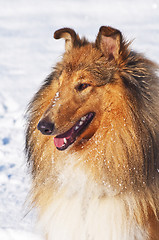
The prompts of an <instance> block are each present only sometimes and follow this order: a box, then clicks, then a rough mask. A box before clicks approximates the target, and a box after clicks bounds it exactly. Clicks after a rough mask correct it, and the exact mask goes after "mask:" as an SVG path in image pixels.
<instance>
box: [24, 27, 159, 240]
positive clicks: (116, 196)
mask: <svg viewBox="0 0 159 240" xmlns="http://www.w3.org/2000/svg"><path fill="white" fill-rule="evenodd" d="M54 38H55V39H60V38H64V39H65V53H64V55H63V57H62V59H61V61H60V62H58V63H57V64H56V66H55V68H54V69H53V71H52V73H51V74H50V75H49V76H48V78H47V79H46V80H45V82H44V83H43V85H42V87H41V88H40V89H39V91H38V92H37V93H36V94H35V96H34V98H33V99H32V101H31V103H30V105H29V107H28V118H27V119H28V121H27V130H26V154H27V158H28V163H29V165H30V167H31V173H32V190H31V199H32V205H33V206H34V207H36V208H37V209H39V217H38V226H39V227H40V228H41V229H43V233H44V235H45V239H47V240H158V239H159V112H158V106H159V91H158V89H159V88H158V83H159V82H158V81H159V78H158V77H157V74H156V70H157V65H156V64H155V63H153V62H152V61H150V60H148V59H146V58H145V57H144V56H143V55H141V54H138V53H136V52H135V51H132V50H131V49H130V42H127V41H126V40H124V38H123V35H122V33H121V32H120V31H119V30H116V29H113V28H111V27H106V26H102V27H101V28H100V30H99V33H98V35H97V38H96V41H95V42H93V43H92V42H89V41H87V40H86V39H85V38H80V37H79V35H78V34H76V32H75V31H74V30H73V29H70V28H62V29H60V30H57V31H56V32H55V33H54Z"/></svg>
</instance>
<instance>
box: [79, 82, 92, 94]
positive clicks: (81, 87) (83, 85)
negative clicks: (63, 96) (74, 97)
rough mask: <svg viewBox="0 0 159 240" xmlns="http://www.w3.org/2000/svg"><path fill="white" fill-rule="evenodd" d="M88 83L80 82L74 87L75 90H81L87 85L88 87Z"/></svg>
mask: <svg viewBox="0 0 159 240" xmlns="http://www.w3.org/2000/svg"><path fill="white" fill-rule="evenodd" d="M89 86H90V84H88V83H80V84H79V85H78V86H77V87H76V90H77V91H79V92H80V91H83V90H84V89H86V88H87V87H89Z"/></svg>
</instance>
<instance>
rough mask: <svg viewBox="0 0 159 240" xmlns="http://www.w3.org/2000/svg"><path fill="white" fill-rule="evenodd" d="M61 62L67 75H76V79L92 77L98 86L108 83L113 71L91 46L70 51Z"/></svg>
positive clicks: (99, 53) (108, 63)
mask: <svg viewBox="0 0 159 240" xmlns="http://www.w3.org/2000/svg"><path fill="white" fill-rule="evenodd" d="M63 60H64V61H63V70H64V72H65V73H67V75H72V74H73V75H76V76H78V79H80V78H81V79H82V78H84V77H85V76H92V79H95V80H96V81H97V82H98V83H100V84H101V82H102V84H103V83H106V82H108V80H109V79H110V77H111V76H112V72H113V70H114V66H113V65H112V64H110V62H109V61H108V60H107V59H106V58H105V57H104V56H103V54H102V53H101V52H100V51H99V50H98V49H96V48H95V47H93V45H91V44H89V45H87V46H84V47H80V48H74V49H72V50H71V51H70V52H69V53H67V54H66V55H65V56H64V59H63Z"/></svg>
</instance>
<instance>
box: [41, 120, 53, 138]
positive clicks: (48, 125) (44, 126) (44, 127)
mask: <svg viewBox="0 0 159 240" xmlns="http://www.w3.org/2000/svg"><path fill="white" fill-rule="evenodd" d="M37 128H38V130H39V131H40V132H41V133H42V134H44V135H51V134H52V133H53V131H54V123H52V122H50V121H48V120H47V119H42V120H41V121H40V122H39V123H38V126H37Z"/></svg>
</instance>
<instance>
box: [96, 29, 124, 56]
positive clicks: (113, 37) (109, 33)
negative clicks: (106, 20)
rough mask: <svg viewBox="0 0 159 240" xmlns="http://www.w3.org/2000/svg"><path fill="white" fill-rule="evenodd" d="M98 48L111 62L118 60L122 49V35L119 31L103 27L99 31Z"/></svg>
mask: <svg viewBox="0 0 159 240" xmlns="http://www.w3.org/2000/svg"><path fill="white" fill-rule="evenodd" d="M96 47H97V48H98V49H100V50H101V51H102V53H103V54H104V55H105V57H107V58H108V59H109V60H111V59H113V58H114V59H115V60H117V59H118V58H119V55H120V51H121V48H122V34H121V32H120V31H119V30H117V29H114V28H111V27H105V26H102V27H101V28H100V29H99V33H98V36H97V39H96Z"/></svg>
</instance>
